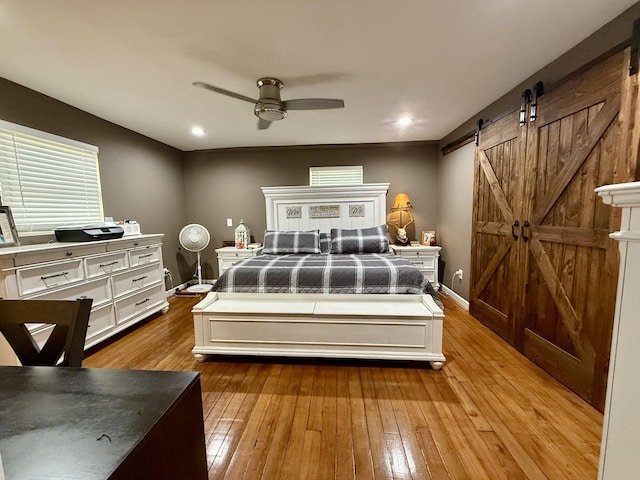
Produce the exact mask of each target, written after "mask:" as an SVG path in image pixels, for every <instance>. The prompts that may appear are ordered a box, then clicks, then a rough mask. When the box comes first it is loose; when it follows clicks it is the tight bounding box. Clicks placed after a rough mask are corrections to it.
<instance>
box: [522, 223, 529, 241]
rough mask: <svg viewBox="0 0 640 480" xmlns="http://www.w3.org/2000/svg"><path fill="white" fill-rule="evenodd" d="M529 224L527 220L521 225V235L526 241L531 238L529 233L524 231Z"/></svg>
mask: <svg viewBox="0 0 640 480" xmlns="http://www.w3.org/2000/svg"><path fill="white" fill-rule="evenodd" d="M528 226H529V221H528V220H525V221H524V223H523V224H522V226H521V227H520V235H522V240H524V241H525V242H526V241H527V240H529V237H527V234H526V232H525V231H524V229H525V228H527V227H528Z"/></svg>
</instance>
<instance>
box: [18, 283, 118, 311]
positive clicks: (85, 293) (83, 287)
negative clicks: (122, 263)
mask: <svg viewBox="0 0 640 480" xmlns="http://www.w3.org/2000/svg"><path fill="white" fill-rule="evenodd" d="M81 297H86V298H91V299H93V304H92V305H91V307H92V308H96V307H100V306H101V305H104V304H105V303H108V302H110V301H111V299H112V296H111V285H110V279H109V278H108V277H104V278H100V279H98V280H93V281H91V282H86V283H81V284H78V285H74V286H72V287H68V288H61V289H60V290H55V291H52V292H48V293H43V294H39V295H34V296H31V297H29V299H34V300H75V299H77V298H81Z"/></svg>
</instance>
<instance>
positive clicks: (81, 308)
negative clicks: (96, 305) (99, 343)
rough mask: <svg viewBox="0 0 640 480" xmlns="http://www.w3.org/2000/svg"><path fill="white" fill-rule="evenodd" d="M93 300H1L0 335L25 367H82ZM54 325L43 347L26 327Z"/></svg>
mask: <svg viewBox="0 0 640 480" xmlns="http://www.w3.org/2000/svg"><path fill="white" fill-rule="evenodd" d="M92 303H93V300H92V299H91V298H80V299H78V300H0V333H2V334H3V335H4V337H5V338H6V339H7V342H9V345H10V346H11V348H13V351H14V352H15V353H16V355H17V356H18V359H19V360H20V362H21V363H22V365H29V366H33V365H51V366H54V365H56V364H58V361H59V360H60V358H61V357H62V356H63V354H64V358H63V360H62V362H60V363H59V364H58V365H60V366H63V367H81V366H82V360H83V357H84V340H85V337H86V335H87V327H88V326H89V314H90V313H91V304H92ZM29 323H45V324H52V325H54V327H53V330H52V331H51V335H50V336H49V338H48V339H47V341H46V343H45V344H44V345H43V346H42V348H40V347H39V346H38V344H37V343H36V341H35V339H34V338H33V336H32V335H31V333H30V332H29V329H28V328H27V325H26V324H29Z"/></svg>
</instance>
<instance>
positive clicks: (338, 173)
mask: <svg viewBox="0 0 640 480" xmlns="http://www.w3.org/2000/svg"><path fill="white" fill-rule="evenodd" d="M309 185H311V186H312V187H313V186H322V185H362V166H361V165H358V166H345V167H309Z"/></svg>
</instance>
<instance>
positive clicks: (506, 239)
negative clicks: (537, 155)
mask: <svg viewBox="0 0 640 480" xmlns="http://www.w3.org/2000/svg"><path fill="white" fill-rule="evenodd" d="M524 134H526V129H523V128H520V126H519V125H518V113H517V112H514V113H512V114H511V115H507V116H506V117H503V118H502V119H501V120H498V121H497V122H496V123H494V124H493V125H491V127H489V128H487V129H486V130H483V131H482V134H481V135H480V138H479V143H478V148H477V149H476V158H475V175H474V176H475V180H474V199H475V202H474V204H475V208H474V212H473V229H472V231H473V237H472V241H471V263H472V268H471V271H472V279H471V285H472V288H471V292H470V299H469V311H470V312H471V314H472V315H474V316H475V317H476V318H478V319H480V320H481V321H482V322H483V323H485V324H486V325H487V326H489V327H490V328H491V329H492V330H493V331H494V332H496V333H497V334H498V335H500V336H501V337H502V338H504V339H505V340H507V341H508V342H510V343H514V341H515V337H516V331H515V328H514V327H515V322H514V318H517V315H519V314H521V308H520V307H519V305H521V299H522V288H523V276H522V275H521V271H520V270H519V268H518V265H519V263H520V261H521V260H520V256H521V252H520V244H519V243H518V241H517V239H518V238H519V237H520V224H519V222H518V218H522V217H521V215H522V213H523V212H522V208H523V201H524V200H523V176H524V169H523V163H524V159H525V155H524V146H525V143H524V138H525V137H524Z"/></svg>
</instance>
